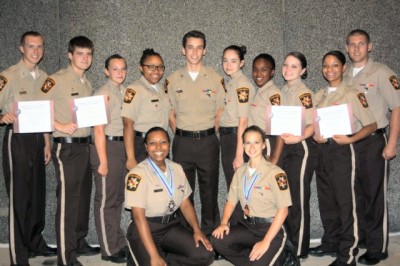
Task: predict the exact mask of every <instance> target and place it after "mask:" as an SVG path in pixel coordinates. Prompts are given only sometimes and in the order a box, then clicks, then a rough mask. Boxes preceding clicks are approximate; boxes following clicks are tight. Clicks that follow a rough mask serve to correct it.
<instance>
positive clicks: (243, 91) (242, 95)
mask: <svg viewBox="0 0 400 266" xmlns="http://www.w3.org/2000/svg"><path fill="white" fill-rule="evenodd" d="M249 91H250V90H249V88H246V87H242V88H238V89H236V93H237V97H238V101H239V103H247V102H248V101H249Z"/></svg>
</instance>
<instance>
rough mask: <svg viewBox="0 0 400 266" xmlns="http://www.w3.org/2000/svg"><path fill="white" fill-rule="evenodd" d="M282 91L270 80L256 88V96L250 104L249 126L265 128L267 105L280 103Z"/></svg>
mask: <svg viewBox="0 0 400 266" xmlns="http://www.w3.org/2000/svg"><path fill="white" fill-rule="evenodd" d="M281 104H282V92H281V90H280V89H278V87H277V86H275V84H274V82H273V81H272V80H270V81H268V82H267V83H266V84H265V85H264V86H262V87H261V88H259V89H258V90H257V93H256V96H255V97H254V99H253V102H252V103H251V105H250V113H249V126H253V125H256V126H258V127H259V128H261V129H262V130H265V128H266V109H267V106H271V105H281Z"/></svg>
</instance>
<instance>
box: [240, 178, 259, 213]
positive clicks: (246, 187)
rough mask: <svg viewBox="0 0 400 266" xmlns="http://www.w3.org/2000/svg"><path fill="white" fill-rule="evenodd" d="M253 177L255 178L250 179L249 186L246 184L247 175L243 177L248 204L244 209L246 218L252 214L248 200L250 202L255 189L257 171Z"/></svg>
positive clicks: (244, 192)
mask: <svg viewBox="0 0 400 266" xmlns="http://www.w3.org/2000/svg"><path fill="white" fill-rule="evenodd" d="M252 177H253V179H252V180H251V181H250V184H249V186H246V184H247V175H245V176H244V179H243V194H244V198H245V199H246V205H244V210H243V211H244V218H245V219H246V218H247V217H248V216H250V208H249V205H248V202H249V198H250V194H251V191H252V190H253V185H254V183H255V182H256V181H257V179H258V174H257V172H255V173H254V174H253V176H252Z"/></svg>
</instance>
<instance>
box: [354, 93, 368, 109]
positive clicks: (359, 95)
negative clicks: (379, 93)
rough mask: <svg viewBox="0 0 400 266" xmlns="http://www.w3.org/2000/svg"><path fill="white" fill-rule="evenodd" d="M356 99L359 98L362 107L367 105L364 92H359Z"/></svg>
mask: <svg viewBox="0 0 400 266" xmlns="http://www.w3.org/2000/svg"><path fill="white" fill-rule="evenodd" d="M357 97H358V100H360V103H361V105H362V106H363V107H364V108H367V107H368V102H367V97H365V94H364V93H362V92H360V93H359V94H357Z"/></svg>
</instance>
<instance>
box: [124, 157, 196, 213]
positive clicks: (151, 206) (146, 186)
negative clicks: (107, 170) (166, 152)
mask: <svg viewBox="0 0 400 266" xmlns="http://www.w3.org/2000/svg"><path fill="white" fill-rule="evenodd" d="M165 161H166V162H167V165H169V166H170V167H171V169H172V171H171V172H170V171H169V170H168V169H167V175H168V178H171V175H172V176H173V184H174V185H173V191H174V192H173V201H174V203H175V208H174V210H173V211H176V210H177V209H178V208H179V206H180V205H181V203H182V201H183V200H184V199H186V198H188V197H189V196H190V194H191V193H192V189H191V188H190V185H189V182H188V181H187V179H186V175H185V173H184V172H183V169H182V166H180V165H179V164H177V163H174V162H172V161H170V160H168V159H165ZM125 181H126V182H125V184H126V188H125V207H126V208H132V207H137V208H144V209H145V210H146V211H145V216H146V217H157V216H163V215H165V214H170V213H171V212H170V211H169V207H168V204H169V202H170V201H171V198H170V196H169V194H168V191H167V188H166V187H165V186H164V184H163V182H162V181H161V179H160V178H159V177H158V176H157V175H156V174H155V172H154V171H153V168H152V166H151V165H150V163H149V161H148V159H146V160H144V161H142V162H141V163H139V164H138V165H137V166H136V167H134V168H133V169H132V170H131V171H130V172H129V173H128V175H127V176H126V179H125Z"/></svg>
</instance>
